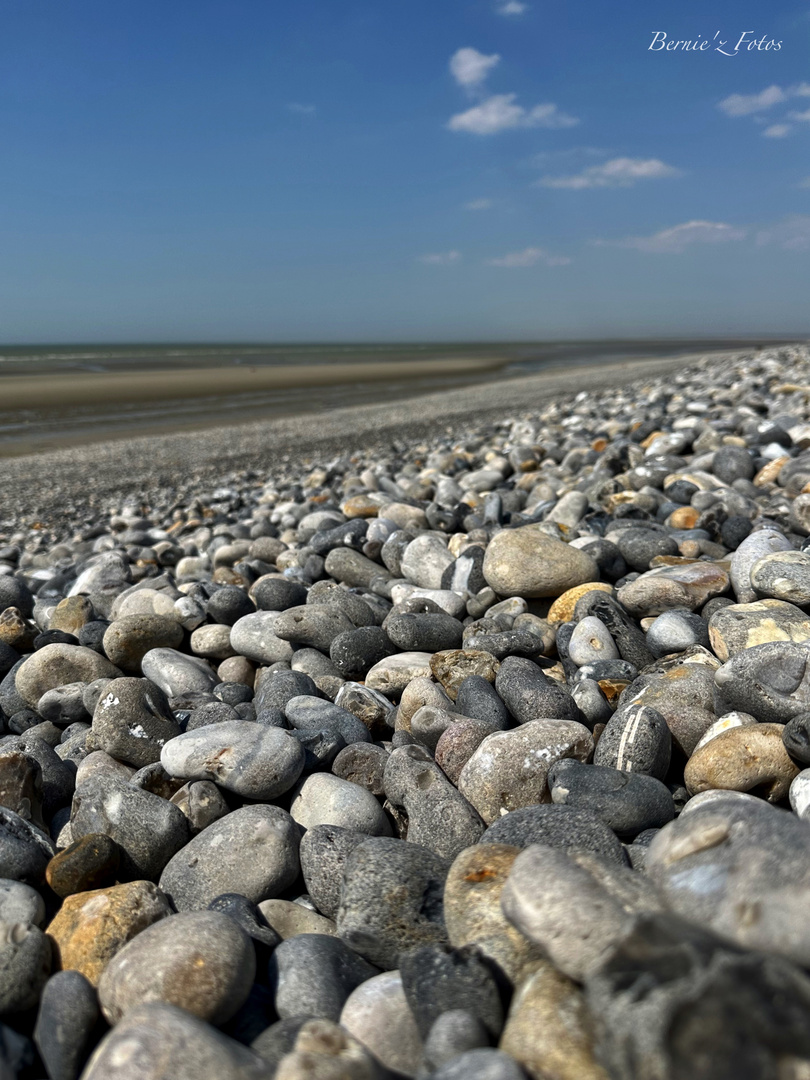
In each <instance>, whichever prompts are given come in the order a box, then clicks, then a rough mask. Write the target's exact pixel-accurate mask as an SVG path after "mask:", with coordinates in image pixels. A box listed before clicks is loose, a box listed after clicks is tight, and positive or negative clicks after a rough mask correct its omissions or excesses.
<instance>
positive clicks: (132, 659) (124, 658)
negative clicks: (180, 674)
mask: <svg viewBox="0 0 810 1080" xmlns="http://www.w3.org/2000/svg"><path fill="white" fill-rule="evenodd" d="M240 591H241V590H240ZM182 641H183V627H182V626H180V625H179V623H177V622H176V621H175V620H174V619H172V618H170V617H169V616H168V615H124V616H123V617H122V618H119V619H116V620H115V622H112V623H110V625H109V626H108V627H107V629H106V630H105V631H104V639H103V642H102V645H103V648H104V652H105V654H106V655H107V658H108V659H109V660H110V662H111V663H113V664H115V666H116V667H119V668H121V670H122V671H133V672H138V671H140V668H141V661H142V660H143V658H144V656H145V655H146V653H148V652H149V650H150V649H176V648H177V647H178V646H179V645H180V644H181V643H182Z"/></svg>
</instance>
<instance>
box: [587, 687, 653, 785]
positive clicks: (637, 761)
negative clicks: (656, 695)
mask: <svg viewBox="0 0 810 1080" xmlns="http://www.w3.org/2000/svg"><path fill="white" fill-rule="evenodd" d="M671 755H672V736H671V735H670V731H669V727H668V726H667V722H666V720H665V719H664V717H663V716H662V715H661V713H659V712H658V711H657V710H656V709H653V708H651V707H650V706H649V705H636V704H632V705H627V706H625V707H623V708H621V709H617V711H616V712H615V713H614V714H613V716H611V718H610V720H608V722H607V725H606V726H605V729H604V731H603V732H602V734H601V735H600V737H599V742H598V743H597V745H596V750H595V751H594V755H593V763H594V765H598V766H607V767H608V768H611V769H618V770H620V771H623V772H636V773H642V774H645V775H647V776H654V777H656V778H657V779H658V780H663V779H664V777H665V776H666V775H667V771H668V770H669V763H670V758H671Z"/></svg>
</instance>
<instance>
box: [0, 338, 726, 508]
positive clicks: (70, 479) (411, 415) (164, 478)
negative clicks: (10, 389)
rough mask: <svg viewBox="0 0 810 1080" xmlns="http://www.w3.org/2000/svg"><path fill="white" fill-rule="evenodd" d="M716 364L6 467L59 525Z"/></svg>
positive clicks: (343, 413)
mask: <svg viewBox="0 0 810 1080" xmlns="http://www.w3.org/2000/svg"><path fill="white" fill-rule="evenodd" d="M709 355H711V356H713V357H715V358H716V359H719V360H722V359H723V358H726V357H727V358H728V359H729V360H731V358H732V357H734V356H739V355H740V353H739V352H729V351H719V352H716V353H712V354H708V353H698V354H694V353H692V354H687V355H681V356H677V357H667V358H666V359H655V360H649V359H647V360H637V361H628V362H623V363H619V364H594V365H592V366H585V365H583V366H579V367H575V368H558V369H553V370H549V371H547V372H544V373H543V374H541V375H535V376H531V377H529V378H516V379H505V380H502V381H498V382H488V383H485V384H479V385H474V386H467V387H463V388H461V389H453V390H443V391H442V392H440V393H432V394H426V395H423V396H420V397H410V398H407V399H404V400H400V399H399V397H397V399H396V400H393V401H391V402H390V403H384V404H379V403H377V404H372V405H361V406H355V407H352V408H339V409H333V410H331V411H327V412H321V413H317V414H312V413H308V412H306V411H302V412H301V413H299V414H297V415H293V416H285V417H283V418H279V417H274V418H272V419H270V420H267V421H259V422H252V423H243V424H236V425H232V426H220V427H209V428H207V429H205V430H201V431H191V432H179V433H177V434H172V435H159V436H144V437H139V438H128V439H117V440H109V441H104V442H89V443H87V444H85V445H81V446H72V447H65V448H63V449H58V450H49V451H48V452H45V453H37V454H25V455H20V456H16V457H12V458H8V459H6V460H5V461H4V462H3V472H4V481H5V484H4V491H5V502H6V506H19V507H21V508H24V513H25V516H26V518H27V519H28V520H31V521H33V520H36V519H37V518H52V517H53V515H54V514H58V513H59V510H60V508H65V507H70V508H71V509H74V508H75V509H80V508H82V507H87V508H88V509H89V508H91V507H94V506H97V505H99V503H100V502H105V503H106V502H108V501H109V502H110V504H111V505H112V504H113V503H114V502H115V501H116V500H118V501H127V500H129V501H132V500H133V499H136V500H140V499H143V500H144V501H146V502H148V501H149V499H150V492H151V491H154V489H155V488H160V487H163V486H166V487H172V488H174V489H177V490H180V489H188V490H193V489H194V488H195V487H198V486H199V484H200V483H201V482H208V483H219V482H224V480H223V478H224V477H225V476H226V475H227V474H228V473H229V472H233V471H234V470H239V471H244V470H255V471H257V472H260V473H261V474H265V473H267V472H269V471H271V470H272V469H273V468H274V467H275V466H276V465H278V464H279V463H280V462H283V461H284V460H285V459H288V458H289V457H290V456H292V455H295V456H297V457H300V458H301V459H303V460H311V461H316V460H325V459H328V458H329V457H330V456H335V455H341V456H342V455H347V454H348V455H350V454H351V453H352V452H354V451H356V450H358V449H363V450H364V451H368V450H369V449H371V448H373V447H375V446H380V447H386V448H390V445H391V442H392V440H395V439H405V440H408V441H410V442H412V441H416V440H418V439H419V438H420V436H424V435H425V434H429V433H433V432H435V431H436V429H437V426H441V427H442V428H444V429H446V430H447V431H448V432H449V433H452V434H454V435H463V432H464V429H465V426H466V425H467V424H468V423H471V422H472V421H473V420H475V419H483V418H487V417H492V418H496V417H499V416H507V415H518V414H520V413H522V412H524V411H527V410H531V409H533V408H537V407H538V406H540V405H541V404H545V403H546V402H547V401H548V399H549V398H550V397H552V396H555V395H564V394H570V393H576V392H579V391H580V390H583V389H588V390H598V389H604V388H607V387H610V386H617V385H618V386H622V385H625V384H628V383H630V382H631V381H637V380H641V379H644V378H651V377H654V376H658V375H662V374H665V373H667V372H670V371H680V370H682V369H683V368H684V367H685V366H687V365H689V364H690V363H694V362H696V361H698V360H701V359H703V358H705V357H706V356H709Z"/></svg>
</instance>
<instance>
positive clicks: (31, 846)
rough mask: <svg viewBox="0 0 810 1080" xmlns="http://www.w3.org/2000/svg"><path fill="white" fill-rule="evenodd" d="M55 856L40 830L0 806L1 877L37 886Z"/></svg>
mask: <svg viewBox="0 0 810 1080" xmlns="http://www.w3.org/2000/svg"><path fill="white" fill-rule="evenodd" d="M55 854H56V848H55V847H54V844H53V841H52V840H51V838H50V837H49V836H47V835H46V834H45V833H44V832H43V831H42V829H39V828H37V826H36V825H34V824H33V823H32V822H30V821H26V820H25V818H22V817H20V816H19V814H15V813H14V811H13V810H9V809H8V808H7V807H4V806H0V876H1V877H2V878H10V879H11V880H12V881H21V882H24V883H25V884H27V885H39V884H40V883H41V882H42V881H43V880H44V878H45V867H46V866H47V865H48V862H49V861H50V860H51V859H52V858H53V856H54V855H55Z"/></svg>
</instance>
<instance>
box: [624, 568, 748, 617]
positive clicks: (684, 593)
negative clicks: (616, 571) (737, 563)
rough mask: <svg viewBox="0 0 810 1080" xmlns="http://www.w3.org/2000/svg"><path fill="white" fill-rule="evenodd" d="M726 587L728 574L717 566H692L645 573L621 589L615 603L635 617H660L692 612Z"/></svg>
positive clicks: (659, 569)
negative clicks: (679, 611)
mask: <svg viewBox="0 0 810 1080" xmlns="http://www.w3.org/2000/svg"><path fill="white" fill-rule="evenodd" d="M728 586H729V576H728V573H727V572H726V571H725V570H724V569H723V567H722V566H719V565H718V564H717V563H711V562H693V563H685V564H683V565H680V566H661V567H656V569H654V570H648V571H647V572H646V573H644V574H641V575H640V576H639V577H637V578H636V579H635V581H631V582H630V583H629V584H628V585H623V586H622V587H621V588H620V589H619V591H618V592H617V594H616V595H617V597H618V600H619V602H620V603H621V604H622V605H623V606H624V607H625V608H626V609H627V611H629V612H630V614H631V615H635V616H637V617H640V616H644V615H646V616H649V615H661V614H662V613H663V612H665V611H669V610H671V609H672V608H686V609H687V610H689V611H695V610H696V609H697V608H699V607H702V606H703V605H704V604H705V603H706V601H707V600H710V599H711V598H712V597H713V596H719V595H720V594H721V593H724V592H725V591H726V589H727V588H728Z"/></svg>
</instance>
